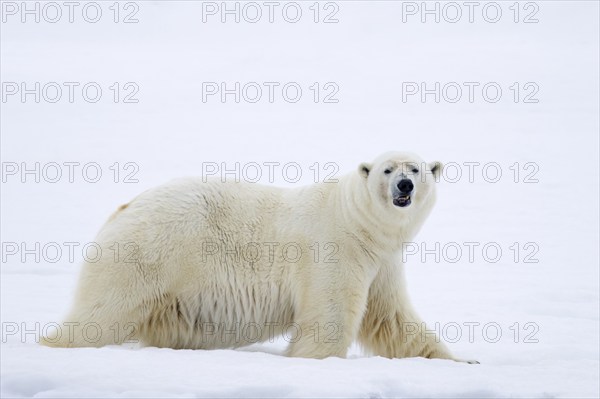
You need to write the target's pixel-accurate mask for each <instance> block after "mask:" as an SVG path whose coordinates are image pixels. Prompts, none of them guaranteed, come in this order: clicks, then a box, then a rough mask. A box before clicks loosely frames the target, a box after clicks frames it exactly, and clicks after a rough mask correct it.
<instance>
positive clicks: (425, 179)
mask: <svg viewBox="0 0 600 399" xmlns="http://www.w3.org/2000/svg"><path fill="white" fill-rule="evenodd" d="M441 171H442V164H441V163H439V162H433V163H429V164H427V163H425V162H423V161H422V160H421V159H420V158H419V157H418V156H416V155H414V154H410V153H404V152H389V153H386V154H383V155H381V156H379V157H378V158H377V159H375V161H374V162H372V163H363V164H361V165H360V166H359V167H358V170H356V171H355V172H353V173H350V174H348V175H346V176H343V177H341V178H340V179H339V180H338V181H337V182H336V183H325V182H323V183H316V184H312V185H309V186H306V187H299V188H277V187H270V186H264V185H259V184H252V183H244V182H222V181H220V180H219V181H217V180H214V181H211V180H208V181H206V179H204V180H203V179H202V178H186V179H180V180H176V181H173V182H171V183H168V184H166V185H163V186H160V187H157V188H154V189H151V190H149V191H146V192H144V193H142V194H141V195H139V196H138V197H137V198H135V199H134V200H133V201H131V202H130V203H129V204H126V205H123V206H121V207H120V208H119V209H118V210H117V211H116V212H115V213H114V214H113V215H112V216H111V217H110V218H109V220H108V221H107V222H106V224H105V225H104V226H103V227H102V229H101V230H100V232H99V234H98V237H97V239H96V242H97V243H98V244H99V245H100V247H101V248H102V255H101V257H100V259H99V260H98V261H95V262H94V263H91V262H88V263H85V264H84V265H83V268H82V271H81V275H80V280H79V283H78V288H77V291H76V295H75V301H74V306H73V308H72V310H71V311H70V313H69V315H68V316H67V317H66V321H65V323H63V326H68V329H67V328H63V329H62V330H61V329H59V330H57V331H56V332H55V333H54V334H49V335H48V336H47V337H45V338H44V339H43V343H44V344H46V345H48V346H55V347H86V346H94V347H99V346H103V345H108V344H121V343H123V342H124V341H127V342H129V341H131V340H139V341H141V343H142V344H145V345H149V346H158V347H168V348H175V349H179V348H190V349H216V348H235V347H240V346H246V345H248V344H251V343H254V342H261V341H265V340H267V339H272V338H273V337H274V336H276V335H279V334H284V336H285V337H287V339H288V341H289V343H290V344H289V347H288V354H289V355H290V356H299V357H308V358H325V357H328V356H338V357H345V356H346V353H347V350H348V348H349V346H350V345H351V343H352V342H353V341H355V340H358V342H359V343H360V344H361V346H362V347H363V348H364V349H366V350H367V351H368V352H370V353H372V354H375V355H379V356H385V357H388V358H403V357H417V356H420V357H425V358H441V359H453V360H457V359H455V358H454V357H453V356H452V355H451V354H450V352H449V351H448V349H447V348H446V347H445V346H444V345H443V344H442V343H441V342H439V339H437V338H436V337H435V336H433V335H432V334H431V333H428V334H424V335H423V334H415V333H414V327H415V326H419V328H420V326H421V325H424V324H422V323H421V320H420V319H419V317H418V316H417V314H416V313H415V311H414V310H413V308H412V306H411V305H410V302H409V299H408V297H407V292H406V288H405V281H404V272H403V264H402V256H401V251H402V244H403V243H404V242H409V241H411V240H413V238H414V237H415V235H416V234H417V232H418V231H419V229H420V228H421V226H422V224H423V222H424V221H425V219H426V218H427V216H428V215H429V213H430V211H431V209H432V207H433V205H434V203H435V197H436V190H435V186H436V181H437V180H438V178H439V176H440V173H441ZM406 326H409V327H410V329H407V328H406Z"/></svg>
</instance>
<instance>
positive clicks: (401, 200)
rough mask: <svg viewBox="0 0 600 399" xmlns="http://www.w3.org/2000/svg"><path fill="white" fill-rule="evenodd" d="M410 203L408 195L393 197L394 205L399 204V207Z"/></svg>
mask: <svg viewBox="0 0 600 399" xmlns="http://www.w3.org/2000/svg"><path fill="white" fill-rule="evenodd" d="M410 203H411V200H410V195H401V196H399V197H396V198H394V205H396V206H399V207H400V208H404V207H405V206H409V205H410Z"/></svg>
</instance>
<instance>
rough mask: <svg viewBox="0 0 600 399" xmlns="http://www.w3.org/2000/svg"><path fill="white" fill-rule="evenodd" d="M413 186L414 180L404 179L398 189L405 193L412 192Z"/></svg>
mask: <svg viewBox="0 0 600 399" xmlns="http://www.w3.org/2000/svg"><path fill="white" fill-rule="evenodd" d="M413 188H415V186H414V185H413V182H412V181H411V180H410V179H402V180H400V182H399V183H398V190H400V192H401V193H403V194H408V193H410V192H411V191H412V190H413Z"/></svg>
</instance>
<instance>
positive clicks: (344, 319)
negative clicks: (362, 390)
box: [286, 265, 370, 359]
mask: <svg viewBox="0 0 600 399" xmlns="http://www.w3.org/2000/svg"><path fill="white" fill-rule="evenodd" d="M315 267H318V268H322V269H320V270H318V271H317V270H315V272H317V273H318V274H320V276H318V277H317V276H316V275H314V274H313V275H312V276H311V277H312V278H311V279H310V281H305V282H304V283H303V285H304V286H303V287H301V292H302V294H301V296H300V297H299V298H298V302H299V303H298V304H297V306H296V310H295V317H294V326H295V327H296V330H297V332H298V334H297V335H296V336H291V334H286V338H287V340H288V341H289V342H290V346H289V349H288V355H289V356H294V357H308V358H315V359H323V358H326V357H330V356H337V357H346V353H347V351H348V348H349V347H350V345H351V344H352V342H353V341H354V340H355V339H356V337H357V335H358V330H359V328H360V323H361V320H362V316H363V314H364V311H365V307H366V304H367V293H368V290H369V288H368V287H369V284H370V279H369V278H368V277H366V276H361V275H360V273H354V272H353V271H351V270H349V269H344V268H342V267H340V266H339V265H335V266H323V265H319V266H315ZM363 277H364V278H363ZM301 284H302V283H301ZM288 330H289V331H290V332H291V329H288Z"/></svg>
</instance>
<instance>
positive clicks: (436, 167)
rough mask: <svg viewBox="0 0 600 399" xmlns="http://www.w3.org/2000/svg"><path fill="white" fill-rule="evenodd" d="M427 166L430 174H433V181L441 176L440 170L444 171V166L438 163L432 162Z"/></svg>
mask: <svg viewBox="0 0 600 399" xmlns="http://www.w3.org/2000/svg"><path fill="white" fill-rule="evenodd" d="M428 166H429V170H431V173H432V174H433V177H434V178H435V181H438V179H439V178H440V176H441V174H442V170H443V169H444V164H443V163H441V162H439V161H434V162H430V163H429V165H428Z"/></svg>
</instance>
